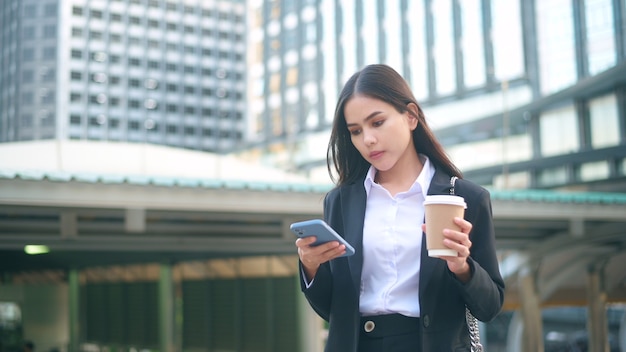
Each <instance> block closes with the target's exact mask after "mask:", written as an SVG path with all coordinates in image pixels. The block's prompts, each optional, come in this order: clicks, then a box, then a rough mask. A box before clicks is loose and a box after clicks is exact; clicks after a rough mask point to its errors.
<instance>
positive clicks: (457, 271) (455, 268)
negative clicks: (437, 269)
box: [422, 217, 472, 282]
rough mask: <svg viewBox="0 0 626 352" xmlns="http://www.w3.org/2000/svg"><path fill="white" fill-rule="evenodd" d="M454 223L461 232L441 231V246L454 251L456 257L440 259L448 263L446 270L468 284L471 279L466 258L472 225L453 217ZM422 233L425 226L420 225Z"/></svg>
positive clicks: (468, 253)
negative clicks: (442, 237)
mask: <svg viewBox="0 0 626 352" xmlns="http://www.w3.org/2000/svg"><path fill="white" fill-rule="evenodd" d="M454 223H455V224H457V225H458V226H459V227H460V228H461V231H457V230H452V229H445V230H443V236H444V237H445V238H444V240H443V244H444V245H445V246H446V247H448V248H450V249H453V250H455V251H457V253H458V255H457V256H456V257H452V256H443V257H441V259H443V260H445V261H446V262H447V263H448V269H449V270H450V271H451V272H452V273H454V275H456V277H457V278H458V279H459V280H460V281H462V282H468V281H469V280H470V278H471V274H472V273H471V269H470V266H469V264H468V263H467V257H469V255H470V248H471V247H472V241H470V239H469V233H470V231H472V224H471V223H470V222H469V221H466V220H465V219H463V218H459V217H455V218H454ZM422 231H426V225H422Z"/></svg>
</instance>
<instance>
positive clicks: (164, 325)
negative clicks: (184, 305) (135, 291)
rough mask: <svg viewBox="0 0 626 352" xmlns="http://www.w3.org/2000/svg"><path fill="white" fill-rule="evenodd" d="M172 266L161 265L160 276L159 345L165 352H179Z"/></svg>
mask: <svg viewBox="0 0 626 352" xmlns="http://www.w3.org/2000/svg"><path fill="white" fill-rule="evenodd" d="M174 307H175V306H174V279H173V275H172V266H171V265H170V264H161V268H160V276H159V345H160V350H161V351H163V352H177V351H180V349H177V348H176V339H175V336H176V329H175V325H174V323H175V313H174Z"/></svg>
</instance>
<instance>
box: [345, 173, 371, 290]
mask: <svg viewBox="0 0 626 352" xmlns="http://www.w3.org/2000/svg"><path fill="white" fill-rule="evenodd" d="M366 201H367V197H366V194H365V187H364V186H363V183H362V182H360V183H359V182H357V183H355V184H352V185H350V186H347V187H345V188H343V189H342V190H341V211H342V214H341V218H342V219H343V221H344V224H343V226H344V231H345V233H344V236H345V239H346V240H347V241H348V242H349V243H351V244H352V246H353V247H354V249H355V253H354V255H352V256H350V257H348V265H349V267H350V274H351V276H352V282H353V284H354V287H355V288H356V290H357V292H360V287H361V272H362V270H363V222H364V220H365V203H366Z"/></svg>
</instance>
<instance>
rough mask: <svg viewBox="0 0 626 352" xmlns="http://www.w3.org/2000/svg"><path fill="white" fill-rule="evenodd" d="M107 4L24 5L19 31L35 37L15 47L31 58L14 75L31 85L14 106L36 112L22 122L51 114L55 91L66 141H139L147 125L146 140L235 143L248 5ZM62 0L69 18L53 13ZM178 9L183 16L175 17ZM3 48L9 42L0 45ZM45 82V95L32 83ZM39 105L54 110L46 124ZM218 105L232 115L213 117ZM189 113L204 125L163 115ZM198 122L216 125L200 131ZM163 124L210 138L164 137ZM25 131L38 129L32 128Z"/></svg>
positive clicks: (23, 37)
mask: <svg viewBox="0 0 626 352" xmlns="http://www.w3.org/2000/svg"><path fill="white" fill-rule="evenodd" d="M10 1H13V0H10ZM108 2H110V4H108V5H107V4H104V6H101V5H102V4H100V2H97V3H89V2H87V3H80V4H78V3H74V4H67V3H60V4H59V3H58V2H54V3H53V2H49V3H44V2H39V1H37V2H35V1H32V2H31V1H30V0H27V1H26V2H25V3H24V7H23V12H24V19H23V29H22V30H20V31H19V33H20V34H19V35H20V38H15V39H16V40H17V39H19V40H20V41H21V42H22V43H31V44H28V45H26V44H24V45H20V46H17V45H15V46H14V48H15V49H17V48H20V50H19V51H17V52H16V54H17V55H19V61H21V62H23V63H32V64H29V66H28V67H27V69H26V68H25V69H24V70H23V72H20V74H19V77H20V78H21V81H22V87H25V85H24V84H33V88H32V90H31V91H23V92H20V93H19V99H18V101H19V102H20V104H22V101H25V102H27V106H32V108H31V109H30V110H32V111H25V112H24V115H25V116H26V115H30V116H32V117H31V118H30V119H27V118H25V119H24V121H25V122H24V127H26V126H28V127H29V128H30V130H31V131H32V130H33V129H34V128H37V127H38V126H44V125H48V124H50V121H57V120H56V119H54V111H55V108H54V104H55V100H56V99H57V96H58V97H61V99H65V101H66V102H67V106H68V107H67V109H68V114H67V116H68V118H67V121H65V122H63V121H62V120H60V121H59V122H60V123H67V124H68V126H69V128H68V129H67V130H68V131H69V132H68V133H69V136H68V137H69V138H72V139H83V138H89V139H115V140H130V141H142V140H146V139H145V138H146V133H150V135H151V137H150V139H149V140H150V141H151V142H155V143H164V144H170V145H174V146H177V145H178V146H184V147H186V148H196V149H208V150H211V151H221V149H220V148H228V149H230V148H232V146H233V145H235V143H238V142H239V141H240V140H241V139H242V138H243V137H242V136H243V133H242V131H243V129H244V128H245V125H244V124H243V122H242V120H243V111H244V107H245V105H244V104H242V102H243V100H244V89H245V84H244V83H245V82H243V80H244V72H245V70H246V63H245V61H244V60H245V42H244V41H245V35H244V33H245V12H244V10H245V3H244V2H239V1H236V2H233V1H226V0H225V1H218V3H219V6H215V5H216V3H210V4H208V3H203V2H198V3H197V4H195V5H188V4H182V3H179V2H178V1H160V0H159V1H147V0H146V1H143V0H142V1H135V0H133V1H128V0H108ZM120 3H125V4H127V5H124V6H120ZM61 6H68V8H67V11H68V12H69V13H70V14H71V18H70V20H69V21H67V22H66V23H58V22H57V17H58V13H59V12H60V11H64V10H63V9H62V8H61ZM0 11H2V10H0ZM179 16H184V19H185V21H179V20H177V19H176V18H178V17H179ZM42 19H43V20H42ZM7 26H8V27H7V28H9V27H10V26H9V25H7ZM59 26H65V28H67V31H66V32H67V33H68V34H69V36H70V41H69V42H67V43H65V42H64V43H62V44H61V43H59V42H57V40H58V39H59V38H57V35H58V34H59V33H63V32H64V30H61V28H60V27H59ZM39 39H43V41H39ZM40 42H41V43H42V44H39V43H40ZM2 50H3V51H6V50H7V49H4V45H3V49H2ZM59 50H60V51H61V52H59ZM57 56H59V57H67V58H68V59H69V62H68V64H67V67H68V69H67V71H65V72H61V76H62V77H65V78H63V79H62V80H61V82H67V84H68V86H66V87H60V86H57V85H56V82H55V81H54V77H55V75H56V68H57V65H56V62H55V61H56V57H57ZM0 57H2V56H1V55H0ZM17 59H18V58H17V57H16V58H15V60H17ZM44 60H50V64H47V65H45V67H46V70H45V72H40V71H39V70H38V69H37V67H41V66H42V65H40V64H41V63H42V62H43V61H44ZM3 66H4V65H3ZM46 81H48V82H50V83H51V84H52V86H50V89H48V90H47V92H46V94H41V93H40V92H39V91H36V90H35V89H36V88H35V87H36V84H38V83H41V82H46ZM2 82H3V83H2V84H5V83H6V82H9V81H8V80H6V79H4V80H2ZM4 91H5V90H3V91H2V92H3V94H6V93H4ZM6 91H8V90H6ZM54 92H57V93H54ZM3 99H4V98H3ZM13 100H15V99H13ZM38 104H39V105H38ZM42 104H49V105H50V106H49V107H48V106H45V107H47V108H46V109H45V110H46V111H47V113H46V116H48V117H51V118H48V117H46V120H45V121H46V122H45V123H44V120H43V119H42V118H40V114H39V113H38V111H40V110H42V108H43V107H44V105H42ZM209 106H210V107H209ZM223 111H228V112H229V114H227V116H229V117H228V118H227V120H228V121H229V122H228V123H224V122H221V121H219V117H220V116H222V115H223V114H222V112H223ZM231 112H232V113H231ZM2 116H3V119H4V116H5V115H4V113H3V115H2ZM187 117H193V118H195V119H202V123H200V121H198V122H195V123H193V124H188V125H186V126H184V127H182V126H179V124H178V123H165V122H163V121H165V120H168V121H173V120H180V121H183V120H185V119H186V118H187ZM53 125H54V123H53ZM53 125H52V127H54V126H53ZM167 126H178V127H176V128H174V129H173V128H168V127H167ZM204 129H210V130H213V131H215V133H211V134H207V133H203V130H204ZM22 130H23V131H26V130H25V129H24V128H23V129H22ZM52 131H54V129H52ZM168 131H169V132H172V131H173V132H172V133H173V134H174V135H175V136H174V137H176V136H178V135H180V136H183V135H184V136H204V137H214V138H213V139H214V141H207V140H204V139H194V140H195V142H194V143H195V144H194V143H191V144H190V142H189V141H190V140H189V139H187V140H183V139H177V138H169V137H167V134H168ZM222 131H227V132H228V133H222ZM24 133H25V132H24ZM40 135H41V133H40ZM24 136H25V137H26V135H24ZM30 138H32V139H36V138H37V135H36V134H35V133H31V135H30ZM26 139H29V138H26ZM219 139H224V140H223V141H220V140H219ZM1 140H7V139H6V138H5V137H4V136H2V139H1Z"/></svg>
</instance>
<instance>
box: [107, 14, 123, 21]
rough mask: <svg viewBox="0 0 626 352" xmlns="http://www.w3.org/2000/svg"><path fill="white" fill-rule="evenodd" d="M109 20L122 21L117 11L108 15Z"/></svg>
mask: <svg viewBox="0 0 626 352" xmlns="http://www.w3.org/2000/svg"><path fill="white" fill-rule="evenodd" d="M109 20H110V21H111V22H122V15H121V14H119V13H112V14H111V15H109Z"/></svg>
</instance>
